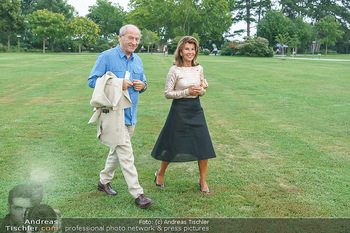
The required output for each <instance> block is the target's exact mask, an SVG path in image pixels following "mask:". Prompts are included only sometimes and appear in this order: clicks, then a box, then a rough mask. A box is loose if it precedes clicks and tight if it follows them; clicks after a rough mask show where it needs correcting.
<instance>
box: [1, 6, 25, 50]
mask: <svg viewBox="0 0 350 233" xmlns="http://www.w3.org/2000/svg"><path fill="white" fill-rule="evenodd" d="M23 30H24V17H23V16H22V15H21V5H20V2H19V0H0V31H2V32H5V33H6V34H7V45H8V51H10V50H11V41H10V38H11V34H13V33H20V32H21V31H23Z"/></svg>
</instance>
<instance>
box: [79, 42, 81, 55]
mask: <svg viewBox="0 0 350 233" xmlns="http://www.w3.org/2000/svg"><path fill="white" fill-rule="evenodd" d="M79 54H81V46H80V39H79Z"/></svg>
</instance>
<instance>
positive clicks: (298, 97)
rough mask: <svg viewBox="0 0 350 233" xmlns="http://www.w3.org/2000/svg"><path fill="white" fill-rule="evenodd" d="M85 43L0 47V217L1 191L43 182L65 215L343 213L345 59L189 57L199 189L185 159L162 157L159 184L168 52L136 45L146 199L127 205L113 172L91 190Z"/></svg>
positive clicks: (93, 162)
mask: <svg viewBox="0 0 350 233" xmlns="http://www.w3.org/2000/svg"><path fill="white" fill-rule="evenodd" d="M96 56H97V54H82V55H78V54H46V55H45V54H15V53H11V54H4V53H3V54H0V73H1V77H0V80H1V86H2V89H1V96H0V97H1V142H0V143H1V146H0V183H1V189H0V203H1V206H0V216H5V215H6V214H7V205H6V203H7V196H8V192H9V190H10V189H11V188H12V187H14V186H15V185H17V184H20V183H28V182H29V181H30V180H32V181H36V182H42V183H43V184H44V187H45V190H44V200H43V203H46V204H49V205H50V206H52V207H53V208H55V209H59V210H60V211H61V212H62V216H63V217H65V218H68V217H349V216H350V201H349V200H350V180H349V177H350V158H349V154H350V134H349V123H350V76H349V73H350V68H349V62H347V61H344V62H328V61H317V62H316V61H309V60H281V59H275V58H244V57H223V56H216V57H215V56H200V57H199V59H198V61H199V62H200V64H201V65H202V66H203V67H204V72H205V77H206V78H207V80H208V82H209V88H208V89H207V94H206V95H205V96H204V97H203V98H202V99H201V102H202V106H203V108H204V112H205V115H206V119H207V123H208V126H209V130H210V133H211V136H212V140H213V144H214V147H215V150H216V153H217V158H215V159H212V160H209V167H208V178H207V179H208V180H207V181H208V185H209V187H210V189H211V194H209V195H206V194H203V193H201V192H200V191H199V186H198V184H197V180H198V178H199V172H198V166H197V163H196V162H190V163H173V164H170V165H169V168H168V170H167V173H166V177H165V185H166V188H165V189H159V188H157V187H156V186H155V185H154V172H155V171H156V169H158V167H159V165H160V162H159V161H157V160H154V159H153V158H152V157H151V156H150V153H151V150H152V148H153V146H154V143H155V141H156V139H157V137H158V134H159V132H160V130H161V128H162V126H163V124H164V122H165V119H166V116H167V114H168V110H169V108H170V104H171V100H167V99H165V98H164V94H163V92H164V84H165V79H166V75H167V72H168V70H169V68H170V66H171V65H172V61H173V57H172V56H169V57H163V56H162V55H147V54H140V57H141V59H142V60H143V63H144V68H145V72H146V76H147V80H148V85H149V88H148V90H147V92H145V93H144V94H142V95H141V97H140V103H139V107H138V121H139V122H138V124H137V127H136V131H135V134H134V137H133V149H134V154H135V164H136V167H137V169H138V173H139V180H140V183H141V185H142V186H143V188H144V189H145V192H146V194H147V196H149V197H151V198H152V199H153V200H155V202H156V203H155V204H154V205H153V206H152V207H150V208H148V209H146V210H141V209H138V208H137V207H136V206H135V204H134V200H133V198H132V196H131V195H130V194H129V193H128V191H127V186H126V183H125V180H124V177H123V176H122V173H121V171H120V168H118V169H117V171H116V176H115V179H114V180H113V182H112V187H114V188H115V189H116V190H117V191H118V195H117V196H115V197H111V196H108V195H105V194H104V193H100V192H98V191H97V189H96V187H97V182H98V180H99V172H100V170H101V169H103V167H104V163H105V160H106V156H107V154H108V151H109V149H108V148H107V147H106V146H104V145H102V144H101V143H100V142H99V141H98V140H97V139H96V137H95V136H96V123H94V124H90V125H88V124H87V122H88V120H89V119H90V117H91V115H92V113H93V112H92V110H93V109H92V107H90V105H89V101H90V98H91V94H92V89H90V88H89V87H88V86H87V78H88V76H89V74H90V71H91V69H92V66H93V65H94V62H95V59H96Z"/></svg>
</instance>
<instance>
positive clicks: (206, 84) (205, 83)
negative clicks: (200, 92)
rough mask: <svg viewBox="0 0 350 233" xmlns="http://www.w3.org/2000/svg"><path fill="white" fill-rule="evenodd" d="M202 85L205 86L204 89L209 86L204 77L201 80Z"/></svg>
mask: <svg viewBox="0 0 350 233" xmlns="http://www.w3.org/2000/svg"><path fill="white" fill-rule="evenodd" d="M201 87H203V88H204V89H207V88H208V82H207V80H206V79H204V78H203V79H202V80H201Z"/></svg>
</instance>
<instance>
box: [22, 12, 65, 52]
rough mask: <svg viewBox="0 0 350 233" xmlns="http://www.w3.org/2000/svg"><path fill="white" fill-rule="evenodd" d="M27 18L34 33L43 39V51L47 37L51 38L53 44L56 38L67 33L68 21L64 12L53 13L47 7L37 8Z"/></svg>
mask: <svg viewBox="0 0 350 233" xmlns="http://www.w3.org/2000/svg"><path fill="white" fill-rule="evenodd" d="M27 20H28V24H29V28H30V29H31V30H32V32H33V34H34V35H37V36H39V37H40V38H42V39H43V53H45V42H46V39H47V38H50V39H51V40H52V41H51V43H52V44H53V41H54V40H55V38H57V37H60V36H62V35H63V34H64V33H65V29H66V23H65V21H64V16H63V14H60V13H53V12H51V11H49V10H47V9H44V10H37V11H35V12H33V13H31V14H29V15H28V16H27Z"/></svg>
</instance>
